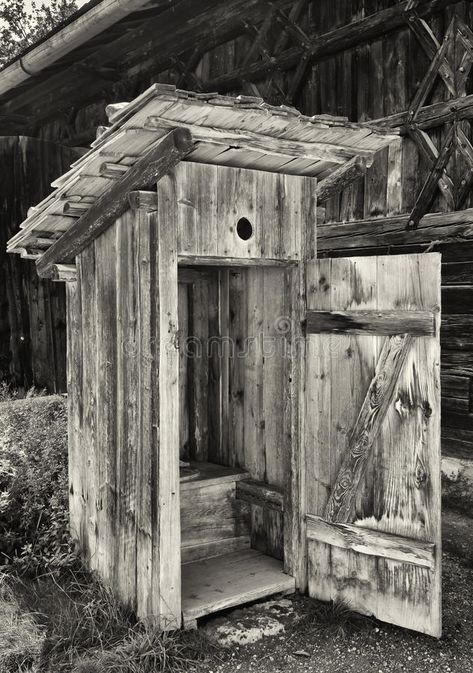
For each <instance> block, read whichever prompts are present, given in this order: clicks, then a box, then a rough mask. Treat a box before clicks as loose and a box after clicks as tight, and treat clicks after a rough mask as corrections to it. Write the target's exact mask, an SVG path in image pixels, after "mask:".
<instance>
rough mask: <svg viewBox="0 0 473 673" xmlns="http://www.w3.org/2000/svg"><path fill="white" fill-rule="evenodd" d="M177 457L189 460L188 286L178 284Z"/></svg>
mask: <svg viewBox="0 0 473 673" xmlns="http://www.w3.org/2000/svg"><path fill="white" fill-rule="evenodd" d="M177 303H178V314H179V316H178V317H179V455H180V457H181V458H182V459H183V460H185V459H188V458H189V407H188V385H189V379H188V368H189V364H190V363H189V358H188V347H189V342H188V338H189V336H190V335H189V285H188V284H187V283H179V289H178V302H177Z"/></svg>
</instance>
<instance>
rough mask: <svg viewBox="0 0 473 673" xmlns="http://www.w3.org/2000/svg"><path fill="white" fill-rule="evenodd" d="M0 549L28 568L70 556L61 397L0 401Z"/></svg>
mask: <svg viewBox="0 0 473 673" xmlns="http://www.w3.org/2000/svg"><path fill="white" fill-rule="evenodd" d="M0 554H1V556H2V560H0V563H1V562H3V563H14V564H15V565H17V566H20V567H21V568H23V569H25V570H30V571H33V572H38V571H40V570H44V569H51V568H54V567H60V566H64V565H67V564H69V563H71V561H72V560H73V559H74V554H73V551H72V547H71V543H70V539H69V534H68V478H67V415H66V401H65V399H64V398H63V397H60V396H51V397H45V396H43V397H29V398H27V399H22V400H14V401H10V402H3V403H1V404H0Z"/></svg>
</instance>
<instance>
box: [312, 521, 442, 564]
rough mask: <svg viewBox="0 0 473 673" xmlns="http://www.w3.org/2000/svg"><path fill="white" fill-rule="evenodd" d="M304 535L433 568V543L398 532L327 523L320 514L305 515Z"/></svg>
mask: <svg viewBox="0 0 473 673" xmlns="http://www.w3.org/2000/svg"><path fill="white" fill-rule="evenodd" d="M307 537H308V538H309V540H316V541H317V542H323V543H325V544H329V545H331V546H333V547H340V548H341V549H350V550H352V551H355V552H358V553H360V554H367V555H369V556H380V557H383V558H388V559H393V560H396V561H403V562H404V563H411V564H413V565H416V566H422V567H425V568H430V569H431V570H433V568H434V564H435V556H434V554H435V544H434V543H433V542H420V541H418V540H412V539H411V538H407V537H401V536H400V535H390V534H389V533H380V532H379V531H372V530H369V529H368V528H361V526H353V525H350V524H343V523H330V522H328V521H325V520H324V519H322V517H319V516H312V515H310V514H308V515H307Z"/></svg>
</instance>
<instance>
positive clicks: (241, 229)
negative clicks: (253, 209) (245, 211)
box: [237, 217, 253, 241]
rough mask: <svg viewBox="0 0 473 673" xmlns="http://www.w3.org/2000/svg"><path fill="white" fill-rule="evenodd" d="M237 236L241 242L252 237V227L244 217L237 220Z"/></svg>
mask: <svg viewBox="0 0 473 673" xmlns="http://www.w3.org/2000/svg"><path fill="white" fill-rule="evenodd" d="M237 234H238V236H239V237H240V238H241V240H242V241H248V240H249V239H250V238H251V237H252V236H253V225H252V224H251V222H250V221H249V220H247V219H246V217H240V219H239V220H238V222H237Z"/></svg>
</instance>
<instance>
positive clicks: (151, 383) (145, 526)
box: [132, 210, 159, 619]
mask: <svg viewBox="0 0 473 673" xmlns="http://www.w3.org/2000/svg"><path fill="white" fill-rule="evenodd" d="M154 228H155V224H154V222H153V223H152V222H151V218H150V217H149V215H148V213H146V212H144V211H141V210H137V211H135V225H134V232H133V249H132V255H133V262H132V263H133V285H134V287H135V288H136V292H135V301H136V305H135V306H134V308H133V311H134V312H135V313H136V315H137V324H136V331H135V349H136V353H137V358H136V366H137V370H138V371H137V372H136V375H137V385H138V397H137V407H136V415H137V424H138V427H137V428H136V435H135V436H136V441H137V447H136V452H137V453H136V482H137V503H136V605H137V615H138V617H140V618H141V619H148V618H152V616H153V611H154V607H155V599H156V593H157V592H159V585H156V583H155V581H154V580H155V577H154V574H153V570H154V568H153V552H154V543H155V537H154V536H155V527H156V509H157V503H156V500H157V496H156V492H157V483H156V481H157V465H156V464H157V457H156V454H157V451H158V448H157V447H158V442H159V434H158V429H159V428H158V425H157V419H156V417H157V406H158V403H159V388H158V377H157V367H156V365H155V347H156V341H157V338H158V334H159V333H158V325H157V319H156V306H155V302H154V301H152V300H153V299H154V297H155V293H156V292H157V280H156V261H155V255H156V249H155V237H154V236H153V235H152V231H154Z"/></svg>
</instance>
